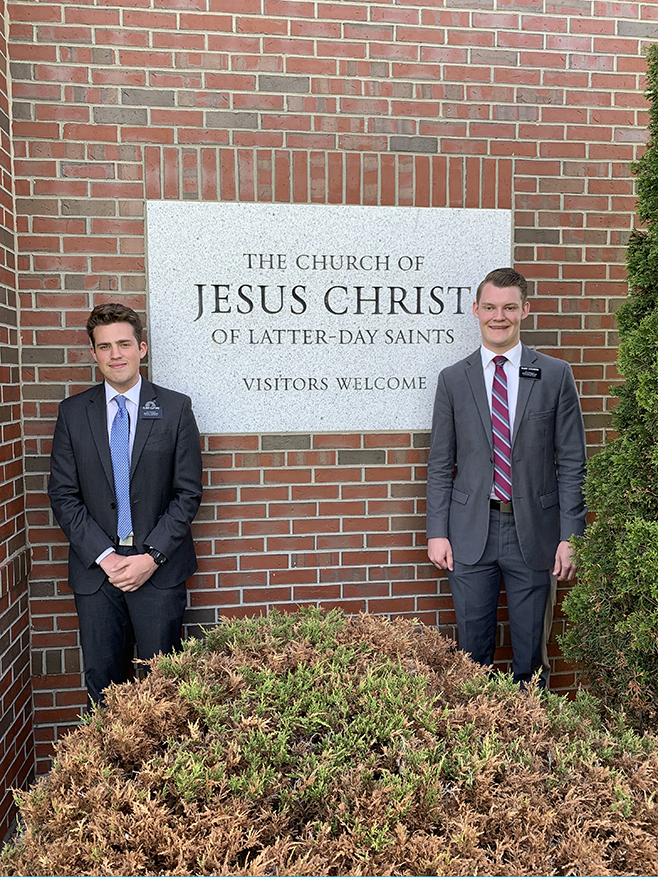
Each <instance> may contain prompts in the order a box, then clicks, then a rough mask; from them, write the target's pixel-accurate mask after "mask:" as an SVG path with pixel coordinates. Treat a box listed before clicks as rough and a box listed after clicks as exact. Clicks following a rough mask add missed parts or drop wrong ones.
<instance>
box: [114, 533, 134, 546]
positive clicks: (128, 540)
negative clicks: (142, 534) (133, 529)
mask: <svg viewBox="0 0 658 877" xmlns="http://www.w3.org/2000/svg"><path fill="white" fill-rule="evenodd" d="M118 542H119V545H121V546H123V547H124V548H125V547H126V546H133V545H134V544H135V537H134V536H133V535H132V533H131V535H130V536H124V537H123V539H119V540H118Z"/></svg>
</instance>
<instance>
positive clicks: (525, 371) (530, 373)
mask: <svg viewBox="0 0 658 877" xmlns="http://www.w3.org/2000/svg"><path fill="white" fill-rule="evenodd" d="M519 377H520V378H529V379H530V380H531V381H539V380H541V369H540V368H532V367H531V366H529V365H520V366H519Z"/></svg>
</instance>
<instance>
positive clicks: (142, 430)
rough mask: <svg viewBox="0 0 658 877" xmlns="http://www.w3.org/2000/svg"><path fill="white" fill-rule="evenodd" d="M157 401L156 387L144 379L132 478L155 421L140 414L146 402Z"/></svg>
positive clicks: (134, 447) (131, 464)
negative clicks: (145, 418)
mask: <svg viewBox="0 0 658 877" xmlns="http://www.w3.org/2000/svg"><path fill="white" fill-rule="evenodd" d="M155 399H157V393H156V392H155V387H154V386H153V384H152V383H151V382H150V381H147V380H146V379H145V378H142V389H141V390H140V392H139V411H138V412H137V427H136V429H135V443H134V445H133V453H132V458H131V460H130V477H131V478H132V476H133V474H134V472H135V467H136V466H137V463H138V462H139V458H140V456H141V455H142V451H143V450H144V445H145V444H146V439H147V438H148V437H149V433H150V432H151V429H152V427H153V420H144V419H143V418H142V417H140V412H141V410H142V408H143V407H144V405H145V403H146V402H149V401H151V400H153V401H155Z"/></svg>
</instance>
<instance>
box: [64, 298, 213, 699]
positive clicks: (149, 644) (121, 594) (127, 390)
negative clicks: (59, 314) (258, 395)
mask: <svg viewBox="0 0 658 877" xmlns="http://www.w3.org/2000/svg"><path fill="white" fill-rule="evenodd" d="M87 333H88V335H89V339H90V342H91V355H92V356H93V358H94V359H95V361H96V363H97V364H98V367H99V370H100V372H101V374H102V375H103V377H104V379H105V380H104V382H103V383H101V384H98V385H97V386H95V387H93V388H92V389H90V390H86V391H85V392H84V393H80V394H79V395H76V396H71V397H69V398H68V399H65V400H64V401H63V402H62V403H61V405H60V407H59V416H58V418H57V424H56V426H55V435H54V437H53V447H52V455H51V463H50V483H49V487H48V493H49V495H50V501H51V504H52V508H53V512H54V513H55V517H56V518H57V521H58V522H59V525H60V526H61V528H62V530H63V531H64V533H65V535H66V538H67V539H68V540H69V543H70V548H69V578H68V581H69V585H70V587H71V589H72V591H73V592H74V594H75V605H76V609H77V612H78V619H79V622H80V644H81V646H82V653H83V657H84V665H85V678H86V682H87V692H88V697H89V702H90V703H91V702H94V703H102V702H103V695H102V691H103V689H104V688H106V687H107V686H108V685H109V684H110V683H111V682H124V681H126V679H127V678H128V677H129V673H130V663H131V657H132V650H133V642H134V641H136V642H137V648H138V652H139V656H140V657H141V658H144V659H147V658H151V657H153V656H154V655H156V654H157V653H158V652H164V653H166V652H168V651H171V650H172V649H175V648H180V644H181V625H182V620H183V612H184V610H185V604H186V589H185V580H186V579H187V578H188V577H189V576H191V575H192V574H193V573H194V572H195V571H196V568H197V564H196V556H195V553H194V545H193V543H192V534H191V532H190V524H191V523H192V519H193V518H194V516H195V514H196V512H197V509H198V508H199V503H200V501H201V493H202V486H201V478H202V475H201V473H202V468H201V450H200V447H199V432H198V429H197V425H196V422H195V420H194V415H193V414H192V407H191V404H190V400H189V399H188V397H187V396H183V395H182V394H181V393H175V392H173V391H172V390H166V389H164V388H163V387H157V386H156V385H155V384H152V383H150V382H149V381H147V380H145V379H143V378H142V377H141V376H140V374H139V364H140V361H141V360H142V359H143V358H144V356H146V343H145V342H144V341H143V339H142V324H141V321H140V318H139V316H138V315H137V314H136V313H135V311H133V310H132V309H131V308H128V307H125V306H124V305H121V304H104V305H99V306H98V307H96V308H94V310H93V311H92V313H91V315H90V317H89V320H88V321H87ZM133 636H134V639H133Z"/></svg>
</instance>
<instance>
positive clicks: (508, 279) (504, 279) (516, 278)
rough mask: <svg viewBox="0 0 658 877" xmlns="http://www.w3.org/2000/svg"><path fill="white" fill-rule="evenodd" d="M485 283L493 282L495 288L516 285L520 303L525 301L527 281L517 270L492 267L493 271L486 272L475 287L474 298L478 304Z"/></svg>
mask: <svg viewBox="0 0 658 877" xmlns="http://www.w3.org/2000/svg"><path fill="white" fill-rule="evenodd" d="M487 283H493V285H494V286H495V287H496V288H497V289H505V288H506V287H507V286H516V287H517V289H518V290H519V292H520V293H521V304H522V305H524V304H525V303H526V299H527V298H528V281H527V280H526V279H525V277H524V276H523V274H519V272H518V271H515V270H514V269H513V268H494V270H493V271H490V272H489V273H488V274H487V276H486V277H485V278H484V280H483V281H482V283H481V284H480V285H479V286H478V289H477V293H476V297H475V300H476V301H477V303H478V304H479V303H480V296H481V295H482V290H483V289H484V286H485V284H487Z"/></svg>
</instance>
